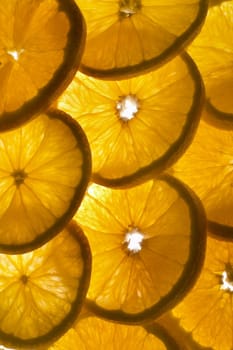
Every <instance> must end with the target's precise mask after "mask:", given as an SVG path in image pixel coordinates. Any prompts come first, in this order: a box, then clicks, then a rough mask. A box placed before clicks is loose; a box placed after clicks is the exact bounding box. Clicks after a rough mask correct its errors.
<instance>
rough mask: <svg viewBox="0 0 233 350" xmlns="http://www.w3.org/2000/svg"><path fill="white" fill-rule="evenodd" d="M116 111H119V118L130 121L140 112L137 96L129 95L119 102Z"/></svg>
mask: <svg viewBox="0 0 233 350" xmlns="http://www.w3.org/2000/svg"><path fill="white" fill-rule="evenodd" d="M116 109H117V110H118V111H119V117H120V118H121V119H122V120H123V121H128V120H130V119H132V118H134V117H135V114H136V113H137V112H138V100H137V98H136V97H135V96H132V95H128V96H126V97H124V98H122V100H120V101H118V102H117V104H116Z"/></svg>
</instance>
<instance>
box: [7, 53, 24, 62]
mask: <svg viewBox="0 0 233 350" xmlns="http://www.w3.org/2000/svg"><path fill="white" fill-rule="evenodd" d="M23 51H24V50H19V51H17V50H9V51H7V53H8V55H10V56H11V57H13V58H14V60H15V61H18V60H19V56H20V55H21V53H23Z"/></svg>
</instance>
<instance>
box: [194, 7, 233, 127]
mask: <svg viewBox="0 0 233 350" xmlns="http://www.w3.org/2000/svg"><path fill="white" fill-rule="evenodd" d="M213 5H214V6H212V7H210V8H209V11H208V15H207V18H206V21H205V24H204V26H203V28H202V31H201V33H200V34H199V35H198V36H197V37H196V39H195V40H194V41H193V42H192V44H191V45H190V47H189V53H190V54H191V56H192V57H193V58H194V60H195V62H196V63H197V65H198V67H199V69H200V71H201V73H202V77H203V79H204V82H205V87H206V95H207V103H206V110H207V113H206V115H205V117H206V120H207V121H208V122H210V123H212V124H214V125H216V126H218V127H221V128H225V129H229V128H230V129H233V99H232V91H233V79H232V76H233V41H232V36H233V1H229V0H226V1H217V2H215V3H214V4H213Z"/></svg>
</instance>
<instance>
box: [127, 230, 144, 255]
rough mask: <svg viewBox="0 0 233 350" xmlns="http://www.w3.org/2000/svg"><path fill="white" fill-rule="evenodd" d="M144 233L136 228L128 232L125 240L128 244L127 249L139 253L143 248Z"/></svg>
mask: <svg viewBox="0 0 233 350" xmlns="http://www.w3.org/2000/svg"><path fill="white" fill-rule="evenodd" d="M143 239H144V235H143V234H142V233H141V232H140V231H138V230H137V229H136V228H135V229H132V231H130V232H128V233H126V235H125V240H124V242H125V243H126V244H127V249H128V251H129V252H131V253H138V252H140V250H141V249H142V242H143Z"/></svg>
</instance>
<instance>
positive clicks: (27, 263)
mask: <svg viewBox="0 0 233 350" xmlns="http://www.w3.org/2000/svg"><path fill="white" fill-rule="evenodd" d="M90 270H91V253H90V249H89V245H88V242H87V240H86V238H85V236H84V234H83V232H82V231H81V229H80V228H79V227H78V226H77V225H76V224H75V223H74V222H71V223H70V224H69V225H68V226H67V227H66V228H65V229H64V230H63V231H62V232H61V233H60V234H59V235H57V236H56V237H55V238H53V239H52V240H50V241H49V242H48V243H46V244H45V245H43V246H42V247H40V248H38V249H36V250H34V251H32V252H29V253H24V254H19V255H7V254H0V275H1V286H0V298H1V309H0V341H1V343H3V344H4V345H6V346H13V347H20V348H21V347H28V348H30V349H32V348H33V349H34V348H35V347H36V346H39V345H41V344H43V343H47V342H48V343H49V342H51V341H54V340H55V339H57V338H58V337H59V336H61V335H62V334H63V333H65V332H66V331H67V330H68V329H69V327H70V326H71V324H72V323H73V322H74V320H75V318H76V317H77V315H78V313H79V312H80V309H81V306H82V303H83V301H84V298H85V295H86V292H87V289H88V285H89V280H90Z"/></svg>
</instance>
